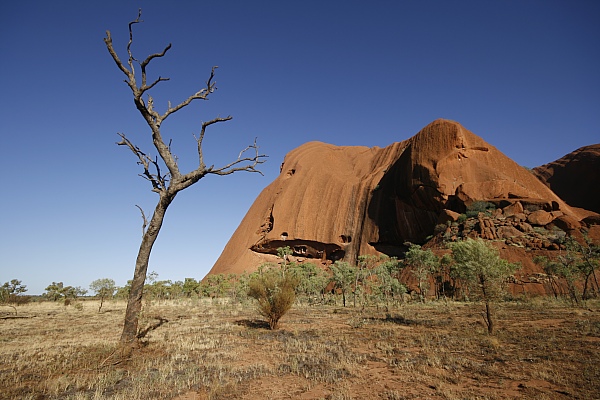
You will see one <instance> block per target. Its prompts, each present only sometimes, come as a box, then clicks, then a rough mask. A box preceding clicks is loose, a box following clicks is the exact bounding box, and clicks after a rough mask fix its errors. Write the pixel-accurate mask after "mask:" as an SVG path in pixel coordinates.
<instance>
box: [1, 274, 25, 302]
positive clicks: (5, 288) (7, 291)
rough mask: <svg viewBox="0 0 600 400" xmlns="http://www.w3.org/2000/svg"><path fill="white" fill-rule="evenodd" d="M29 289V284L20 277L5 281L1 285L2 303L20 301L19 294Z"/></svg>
mask: <svg viewBox="0 0 600 400" xmlns="http://www.w3.org/2000/svg"><path fill="white" fill-rule="evenodd" d="M26 291H27V285H23V283H22V282H21V281H20V280H18V279H11V281H10V282H4V284H3V285H2V286H1V287H0V303H6V304H8V303H18V299H17V296H20V295H21V294H23V293H25V292H26Z"/></svg>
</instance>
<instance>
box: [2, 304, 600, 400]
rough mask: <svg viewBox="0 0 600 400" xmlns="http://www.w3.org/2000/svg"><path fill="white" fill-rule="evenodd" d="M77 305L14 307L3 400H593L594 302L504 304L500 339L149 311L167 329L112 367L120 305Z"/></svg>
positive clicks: (308, 318)
mask: <svg viewBox="0 0 600 400" xmlns="http://www.w3.org/2000/svg"><path fill="white" fill-rule="evenodd" d="M83 305H84V306H83V309H77V308H75V307H73V306H69V307H65V306H62V305H60V304H56V303H34V304H30V305H25V306H19V307H18V311H19V316H23V317H28V318H17V319H14V318H11V319H2V320H0V398H2V399H128V400H129V399H174V398H175V399H179V400H184V399H185V400H191V399H438V398H439V399H506V398H519V399H523V398H525V399H573V398H579V399H594V398H600V362H599V358H600V303H597V302H596V303H592V302H590V303H588V304H587V305H586V308H583V309H579V308H578V309H575V308H570V307H568V306H566V305H565V304H560V303H556V302H552V301H551V300H549V299H546V300H541V299H537V300H532V301H530V302H528V303H521V304H519V303H504V304H502V305H501V306H499V308H498V311H497V317H498V332H497V334H496V335H495V336H488V335H487V334H486V333H485V327H484V326H483V324H482V318H481V314H480V306H478V305H476V304H464V303H453V302H450V303H447V304H446V303H443V302H439V303H428V304H425V305H422V304H407V305H404V306H402V307H400V308H397V309H392V310H390V312H389V313H386V312H384V311H383V310H376V309H369V310H360V309H354V308H343V307H333V306H315V307H309V306H297V307H295V308H294V309H292V311H291V312H290V313H289V314H288V315H286V316H285V317H284V318H283V319H282V325H281V326H282V327H281V329H280V330H278V331H269V330H268V329H266V328H265V324H264V323H262V322H261V321H260V320H259V319H258V318H257V316H256V313H255V312H254V309H253V306H252V305H251V304H247V305H231V304H214V303H212V302H210V301H209V300H189V301H182V302H171V303H160V304H157V303H155V304H152V305H150V306H149V307H148V308H146V310H145V313H146V314H145V315H146V320H147V322H151V319H150V318H151V317H152V316H154V315H159V316H162V317H164V318H166V319H168V321H169V322H168V323H166V324H164V325H162V326H160V327H159V328H158V329H156V330H154V331H153V332H152V333H151V334H150V335H149V338H148V339H149V340H148V343H147V345H146V346H145V347H144V348H142V349H141V350H140V351H139V352H138V353H136V354H135V356H134V357H133V359H131V360H130V361H129V362H127V363H120V364H116V365H113V363H114V358H113V357H111V352H112V351H113V349H114V348H115V347H114V345H115V343H116V341H117V339H118V337H119V334H120V329H121V323H122V318H123V314H124V308H125V304H124V303H121V302H108V303H107V304H105V307H104V309H103V312H101V313H98V312H97V303H95V302H92V301H86V302H84V303H83ZM9 313H13V310H12V309H10V308H5V307H2V308H0V315H4V316H6V315H7V314H9Z"/></svg>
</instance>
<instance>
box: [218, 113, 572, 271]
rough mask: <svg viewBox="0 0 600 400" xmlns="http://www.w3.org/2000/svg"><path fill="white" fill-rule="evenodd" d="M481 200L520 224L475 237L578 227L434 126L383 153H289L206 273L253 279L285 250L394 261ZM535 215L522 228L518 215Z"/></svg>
mask: <svg viewBox="0 0 600 400" xmlns="http://www.w3.org/2000/svg"><path fill="white" fill-rule="evenodd" d="M480 200H483V201H487V202H492V203H494V204H495V205H496V206H498V208H504V209H506V210H507V214H511V215H512V214H515V215H518V216H519V215H520V217H517V218H515V221H516V224H508V225H506V226H504V227H502V228H501V230H500V232H498V231H497V230H495V231H493V229H495V227H493V226H489V223H488V222H486V221H484V220H482V221H481V224H482V226H481V232H489V233H487V234H488V235H490V236H494V237H498V236H499V235H500V236H513V235H519V234H520V233H521V232H522V231H525V230H528V229H529V228H528V227H529V226H530V225H529V224H532V223H538V222H540V221H542V220H543V222H544V224H546V223H549V222H552V221H553V220H554V219H556V218H558V216H561V217H563V216H564V217H568V218H566V219H567V220H568V221H571V222H573V221H574V223H575V224H576V223H577V222H578V221H580V220H581V216H580V215H579V214H578V211H577V210H574V209H571V208H570V207H569V206H568V205H567V204H566V203H564V202H563V201H562V200H561V199H560V198H559V197H558V196H556V195H555V194H554V193H553V192H552V191H551V190H550V189H549V188H548V187H547V186H546V185H544V184H543V183H542V182H541V181H540V180H538V179H537V178H536V177H535V176H534V175H533V174H532V173H531V172H530V171H528V170H526V169H525V168H523V167H520V166H519V165H517V164H516V163H515V162H513V161H512V160H511V159H509V158H508V157H506V156H505V155H503V154H502V153H501V152H500V151H498V150H497V149H496V148H495V147H493V146H491V145H489V144H487V143H486V142H485V141H484V140H483V139H481V138H480V137H478V136H476V135H475V134H473V133H472V132H470V131H468V130H467V129H465V128H464V127H462V126H461V125H460V124H458V123H456V122H453V121H448V120H436V121H434V122H432V123H431V124H429V125H427V126H426V127H425V128H423V129H422V130H421V131H420V132H419V133H417V134H416V135H415V136H413V137H412V138H410V139H408V140H405V141H403V142H398V143H393V144H391V145H389V146H387V147H385V148H378V147H374V148H368V147H339V146H333V145H329V144H325V143H320V142H310V143H306V144H304V145H302V146H300V147H298V148H296V149H295V150H293V151H291V152H290V153H289V154H288V155H287V156H286V157H285V160H284V162H283V164H282V166H281V173H280V175H279V176H278V177H277V178H276V179H275V181H273V182H272V183H271V184H270V185H269V186H268V187H267V188H265V189H264V190H263V192H262V193H261V194H260V195H259V196H258V198H257V199H256V201H255V202H254V204H253V205H252V207H251V208H250V210H249V211H248V213H247V214H246V216H245V217H244V219H243V220H242V222H241V224H240V226H239V227H238V229H237V230H236V231H235V233H234V234H233V236H232V237H231V239H230V241H229V242H228V243H227V245H226V247H225V249H224V250H223V252H222V254H221V256H220V257H219V259H218V260H217V262H216V263H215V265H214V266H213V268H212V270H211V271H210V273H213V274H218V273H242V272H244V271H248V272H251V271H254V270H256V268H257V267H258V265H260V264H261V263H263V262H266V261H272V260H273V259H274V258H275V256H273V255H274V254H276V253H277V248H279V247H283V246H290V248H291V249H292V250H293V253H294V256H296V257H301V258H314V259H317V260H321V261H323V262H325V263H327V262H331V261H335V260H338V259H346V260H349V261H355V260H356V259H357V257H358V256H359V255H363V254H364V255H367V254H379V253H384V254H387V255H390V256H395V255H400V254H402V252H403V251H404V249H405V247H404V243H405V242H407V241H410V242H413V243H423V242H425V240H426V238H427V237H428V236H430V235H432V234H433V233H434V228H435V227H436V225H437V224H439V223H440V221H442V222H443V221H448V220H449V219H454V218H456V216H457V213H458V214H460V213H464V212H465V210H466V209H467V207H468V206H470V205H471V204H472V203H473V202H475V201H480ZM537 211H541V212H538V214H537V215H536V216H535V218H533V219H534V221H527V222H526V221H525V220H526V219H527V217H526V215H525V214H524V212H527V214H528V215H529V216H530V215H532V213H533V212H537ZM520 218H521V219H522V220H521V219H520ZM485 224H488V226H485ZM492 231H493V232H492Z"/></svg>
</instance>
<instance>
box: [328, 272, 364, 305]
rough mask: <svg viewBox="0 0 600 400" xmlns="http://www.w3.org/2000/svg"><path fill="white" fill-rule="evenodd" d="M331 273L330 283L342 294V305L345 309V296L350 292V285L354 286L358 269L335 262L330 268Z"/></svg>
mask: <svg viewBox="0 0 600 400" xmlns="http://www.w3.org/2000/svg"><path fill="white" fill-rule="evenodd" d="M331 272H332V273H333V275H332V277H331V282H333V283H334V284H335V288H336V289H339V290H340V291H341V292H342V303H343V304H344V307H346V294H347V293H348V292H350V290H352V285H355V286H356V277H357V272H358V269H357V268H356V267H354V266H352V265H350V264H349V263H347V262H346V261H336V262H335V263H333V265H332V266H331Z"/></svg>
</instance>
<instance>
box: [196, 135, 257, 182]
mask: <svg viewBox="0 0 600 400" xmlns="http://www.w3.org/2000/svg"><path fill="white" fill-rule="evenodd" d="M250 150H254V153H255V154H254V156H252V157H249V156H246V157H244V154H245V153H246V152H247V151H250ZM267 157H268V156H267V155H266V154H259V152H258V145H257V144H256V138H254V144H251V145H250V146H248V147H246V148H245V149H244V150H242V151H240V154H239V155H238V158H237V160H235V161H233V162H231V163H229V164H227V165H225V166H223V167H221V168H217V169H214V168H213V167H210V168H209V169H208V170H207V171H206V173H208V174H215V175H230V174H233V173H234V172H238V171H246V172H257V173H259V174H261V175H263V173H262V172H261V171H260V170H258V169H256V166H257V165H260V164H264V163H265V162H266V161H267V160H265V158H267ZM243 163H248V164H245V165H242V166H239V167H236V165H240V164H243Z"/></svg>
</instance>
